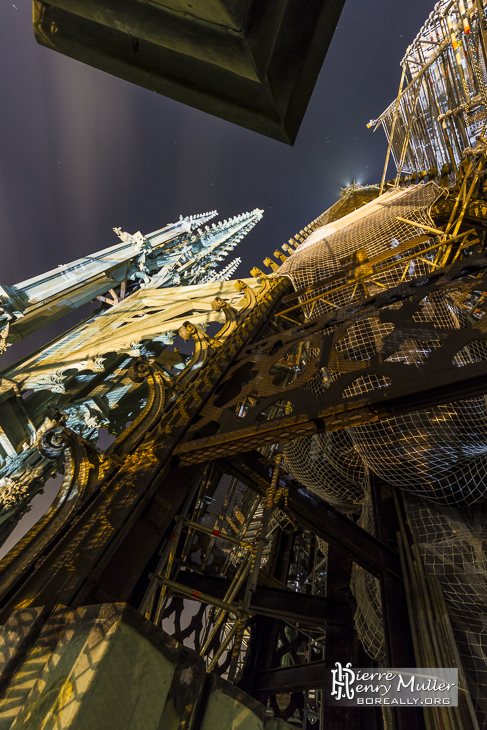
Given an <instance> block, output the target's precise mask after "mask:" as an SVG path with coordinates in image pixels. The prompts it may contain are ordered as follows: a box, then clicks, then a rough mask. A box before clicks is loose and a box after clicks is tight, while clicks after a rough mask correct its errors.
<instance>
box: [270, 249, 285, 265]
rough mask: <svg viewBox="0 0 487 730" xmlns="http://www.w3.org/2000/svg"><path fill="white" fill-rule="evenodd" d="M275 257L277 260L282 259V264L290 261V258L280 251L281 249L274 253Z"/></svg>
mask: <svg viewBox="0 0 487 730" xmlns="http://www.w3.org/2000/svg"><path fill="white" fill-rule="evenodd" d="M273 255H274V256H275V257H276V259H280V260H281V261H282V263H284V262H285V261H287V259H288V257H287V256H285V254H283V253H282V251H279V249H276V250H275V251H274V254H273Z"/></svg>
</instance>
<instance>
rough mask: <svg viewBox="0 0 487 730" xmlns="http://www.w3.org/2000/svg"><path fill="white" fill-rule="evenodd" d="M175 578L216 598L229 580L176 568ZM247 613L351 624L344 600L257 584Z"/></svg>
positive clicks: (323, 622)
mask: <svg viewBox="0 0 487 730" xmlns="http://www.w3.org/2000/svg"><path fill="white" fill-rule="evenodd" d="M178 580H179V582H180V583H182V584H184V585H185V586H187V588H188V589H192V590H194V591H196V592H200V593H202V594H203V593H206V594H210V595H212V596H216V597H218V598H223V597H224V596H225V594H226V592H227V591H228V588H229V586H230V583H231V581H230V580H227V579H225V578H217V577H215V576H209V575H201V574H199V573H193V572H190V571H180V572H179V575H178ZM242 597H243V590H241V591H240V593H239V594H237V596H236V597H235V602H238V600H239V599H240V598H242ZM250 613H252V614H258V615H260V616H269V617H271V618H276V619H282V620H284V621H285V620H292V621H300V622H303V623H304V624H306V623H307V624H312V625H315V626H325V625H326V623H327V622H330V623H335V624H341V625H345V626H351V625H352V609H351V606H350V605H349V604H348V603H346V602H345V601H337V600H333V599H329V598H323V597H321V596H312V595H308V594H306V593H296V592H294V591H291V590H287V589H285V588H273V587H269V586H262V585H258V586H257V588H256V590H255V591H254V593H253V595H252V599H251V603H250Z"/></svg>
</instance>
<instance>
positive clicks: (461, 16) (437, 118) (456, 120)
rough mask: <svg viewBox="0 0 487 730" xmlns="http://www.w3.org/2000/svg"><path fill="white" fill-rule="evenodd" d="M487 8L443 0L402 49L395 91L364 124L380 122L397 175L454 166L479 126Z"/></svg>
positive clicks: (486, 110)
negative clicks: (375, 114)
mask: <svg viewBox="0 0 487 730" xmlns="http://www.w3.org/2000/svg"><path fill="white" fill-rule="evenodd" d="M485 13H486V2H485V0H465V2H464V1H463V0H440V2H438V3H437V4H436V5H435V8H434V10H433V12H432V13H430V15H429V17H428V19H427V21H426V23H425V24H424V25H423V27H422V28H421V30H420V31H419V33H418V35H417V36H416V38H415V39H414V41H413V42H412V44H411V45H410V46H409V48H408V49H407V51H406V55H405V56H404V58H403V60H402V61H401V66H402V68H403V75H402V80H401V85H400V88H399V94H398V97H397V98H396V99H395V100H394V101H393V102H392V103H391V104H390V105H389V106H388V107H387V109H386V110H385V111H384V112H383V113H382V114H381V115H380V117H379V118H378V119H376V120H371V121H370V122H369V125H368V126H369V127H372V126H374V127H375V129H377V127H378V126H379V125H382V127H383V129H384V131H385V133H386V136H387V139H388V141H389V147H390V151H391V152H392V156H393V158H394V162H395V164H396V167H397V178H399V176H400V175H401V173H406V174H411V173H419V172H420V171H436V172H434V174H437V173H438V171H441V170H442V168H445V170H444V172H448V173H451V174H452V175H454V174H456V172H457V170H458V167H459V165H460V163H461V160H462V157H463V152H464V150H465V149H467V148H470V147H475V143H476V140H477V138H478V137H479V135H480V136H482V134H483V133H484V131H485V125H486V117H487V103H486V102H487V98H486V85H487V21H486V14H485ZM375 129H374V131H375ZM446 168H447V169H446ZM397 178H396V180H397Z"/></svg>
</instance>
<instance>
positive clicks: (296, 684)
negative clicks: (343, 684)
mask: <svg viewBox="0 0 487 730" xmlns="http://www.w3.org/2000/svg"><path fill="white" fill-rule="evenodd" d="M326 674H330V668H329V667H327V666H326V662H325V661H319V662H309V663H308V664H293V665H292V666H288V667H278V668H277V669H268V670H267V671H266V672H261V673H260V674H258V675H257V677H256V678H255V683H256V686H257V687H258V688H259V691H261V692H269V693H270V694H275V693H279V694H280V693H283V692H286V693H287V692H289V693H291V692H305V691H306V690H308V689H318V688H319V689H323V688H324V686H325V680H326Z"/></svg>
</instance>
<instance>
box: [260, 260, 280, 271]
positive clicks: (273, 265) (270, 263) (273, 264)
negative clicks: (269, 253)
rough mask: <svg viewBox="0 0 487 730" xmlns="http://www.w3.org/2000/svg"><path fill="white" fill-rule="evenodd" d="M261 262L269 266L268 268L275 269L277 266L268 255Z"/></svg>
mask: <svg viewBox="0 0 487 730" xmlns="http://www.w3.org/2000/svg"><path fill="white" fill-rule="evenodd" d="M263 263H264V266H269V268H271V269H272V271H277V270H278V268H279V266H278V265H277V264H276V263H275V262H274V261H273V260H272V259H270V258H269V257H267V258H266V259H264V261H263Z"/></svg>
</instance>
